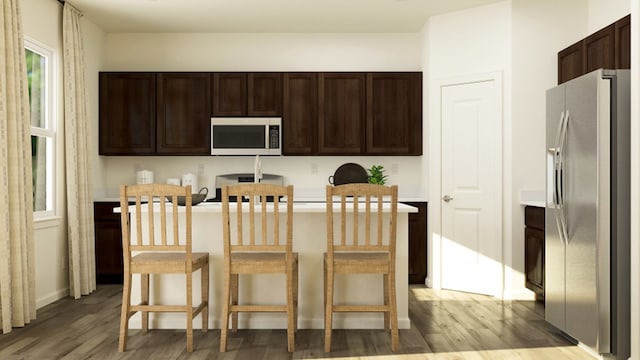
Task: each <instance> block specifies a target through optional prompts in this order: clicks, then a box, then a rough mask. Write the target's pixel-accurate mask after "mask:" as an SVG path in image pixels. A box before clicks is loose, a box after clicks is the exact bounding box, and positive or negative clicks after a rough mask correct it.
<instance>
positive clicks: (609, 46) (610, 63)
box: [584, 24, 616, 74]
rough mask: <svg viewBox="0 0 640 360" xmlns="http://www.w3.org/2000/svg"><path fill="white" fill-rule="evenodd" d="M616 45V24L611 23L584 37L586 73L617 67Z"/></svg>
mask: <svg viewBox="0 0 640 360" xmlns="http://www.w3.org/2000/svg"><path fill="white" fill-rule="evenodd" d="M614 46H615V24H611V25H609V26H607V27H606V28H604V29H602V30H600V31H598V32H596V33H594V34H592V35H589V36H588V37H587V38H586V39H584V51H585V74H586V73H589V72H591V71H593V70H597V69H600V68H604V69H613V68H615V66H616V63H615V49H614Z"/></svg>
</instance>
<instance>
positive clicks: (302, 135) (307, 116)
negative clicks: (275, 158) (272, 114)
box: [282, 73, 318, 155]
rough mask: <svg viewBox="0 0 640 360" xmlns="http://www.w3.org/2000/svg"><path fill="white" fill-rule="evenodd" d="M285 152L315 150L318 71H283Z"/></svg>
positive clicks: (306, 153)
mask: <svg viewBox="0 0 640 360" xmlns="http://www.w3.org/2000/svg"><path fill="white" fill-rule="evenodd" d="M283 82H284V84H283V119H284V121H283V123H282V126H283V135H282V139H283V141H282V142H283V149H282V153H283V154H284V155H310V154H316V153H317V151H318V144H317V137H316V134H317V128H318V74H317V73H285V74H284V79H283Z"/></svg>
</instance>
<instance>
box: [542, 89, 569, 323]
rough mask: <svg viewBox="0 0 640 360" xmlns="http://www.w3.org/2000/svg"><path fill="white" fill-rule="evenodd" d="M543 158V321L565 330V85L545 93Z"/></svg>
mask: <svg viewBox="0 0 640 360" xmlns="http://www.w3.org/2000/svg"><path fill="white" fill-rule="evenodd" d="M546 103H547V113H546V118H547V126H546V157H547V185H546V211H545V274H546V276H545V296H544V300H545V320H546V321H547V322H549V323H551V324H552V325H553V326H555V327H557V328H559V329H561V330H564V329H565V266H564V264H565V245H564V241H563V239H562V238H561V236H560V233H561V231H560V227H559V226H558V225H559V210H558V209H557V207H558V205H557V202H558V197H559V190H560V189H559V188H558V186H557V185H558V180H560V177H559V173H558V170H557V163H556V161H557V155H558V154H557V150H558V149H557V148H558V146H559V144H558V142H559V134H560V132H561V123H562V121H563V120H564V116H565V86H564V85H561V86H558V87H555V88H553V89H550V90H548V91H547V98H546Z"/></svg>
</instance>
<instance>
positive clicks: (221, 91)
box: [212, 72, 282, 116]
mask: <svg viewBox="0 0 640 360" xmlns="http://www.w3.org/2000/svg"><path fill="white" fill-rule="evenodd" d="M212 114H213V116H282V73H275V72H269V73H259V72H258V73H244V72H241V73H240V72H238V73H214V74H213V112H212Z"/></svg>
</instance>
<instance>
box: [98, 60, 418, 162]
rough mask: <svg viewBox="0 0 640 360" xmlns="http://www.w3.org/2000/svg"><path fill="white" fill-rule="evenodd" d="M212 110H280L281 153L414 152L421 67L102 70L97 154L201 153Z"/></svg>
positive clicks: (206, 150)
mask: <svg viewBox="0 0 640 360" xmlns="http://www.w3.org/2000/svg"><path fill="white" fill-rule="evenodd" d="M212 116H221V117H242V116H274V117H282V124H283V125H282V126H283V129H282V143H283V154H284V155H421V154H422V73H420V72H370V73H364V72H333V73H322V72H307V73H302V72H301V73H297V72H292V73H280V72H216V73H209V72H171V73H169V72H167V73H136V72H102V73H100V135H99V137H100V154H101V155H203V156H204V155H209V154H210V153H211V150H210V146H211V145H210V144H211V129H210V126H211V122H210V118H211V117H212Z"/></svg>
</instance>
